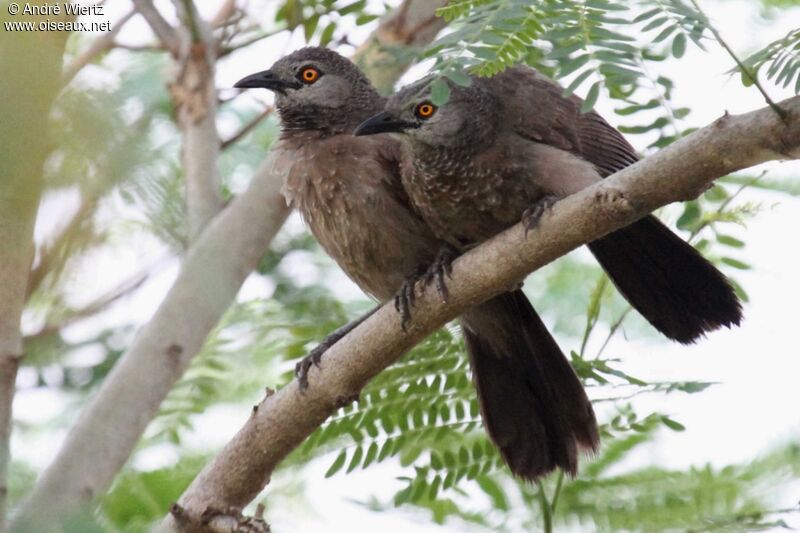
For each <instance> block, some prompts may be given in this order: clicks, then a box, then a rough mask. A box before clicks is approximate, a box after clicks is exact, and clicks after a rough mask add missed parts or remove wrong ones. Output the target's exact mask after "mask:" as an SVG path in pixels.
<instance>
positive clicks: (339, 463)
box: [325, 450, 347, 478]
mask: <svg viewBox="0 0 800 533" xmlns="http://www.w3.org/2000/svg"><path fill="white" fill-rule="evenodd" d="M346 459H347V450H342V451H341V452H340V453H339V456H338V457H337V458H336V460H335V461H334V462H333V464H332V465H331V467H330V468H329V469H328V471H327V472H325V477H326V478H327V477H331V476H332V475H334V474H335V473H336V472H338V471H339V470H341V469H342V467H343V466H344V462H345V460H346Z"/></svg>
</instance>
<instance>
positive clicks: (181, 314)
mask: <svg viewBox="0 0 800 533" xmlns="http://www.w3.org/2000/svg"><path fill="white" fill-rule="evenodd" d="M141 3H143V0H138V1H137V5H138V4H141ZM144 3H145V4H149V2H144ZM444 3H446V0H434V1H430V2H423V1H421V0H405V3H404V4H403V5H411V7H410V8H409V9H408V12H409V13H413V12H415V11H419V12H420V13H422V15H423V17H422V18H425V17H430V16H432V15H433V12H434V10H435V9H436V8H437V7H440V6H441V5H444ZM387 20H391V18H389V19H387ZM384 24H385V21H383V22H381V25H380V26H379V30H378V31H381V32H384V35H385V34H386V32H385V29H384V28H383V25H384ZM435 25H436V26H438V27H439V28H441V27H442V26H443V25H444V22H443V21H437V22H436V23H435ZM396 29H397V31H399V32H405V33H407V28H405V27H404V26H402V25H396ZM431 38H432V36H431ZM368 42H369V43H372V44H371V46H378V44H377V43H376V40H375V38H374V37H371V38H370V39H369V41H368ZM369 49H370V48H369V46H366V47H365V48H363V50H365V51H366V52H368V51H369ZM362 53H365V52H362ZM407 66H408V65H406V67H407ZM380 69H381V65H380V64H377V65H374V66H373V68H371V69H368V70H367V74H368V75H369V76H372V77H375V76H379V75H380ZM274 162H275V161H274V160H273V159H272V158H271V156H268V158H267V160H266V161H265V162H264V163H263V164H262V165H261V167H260V168H259V170H258V171H257V172H256V175H255V176H254V177H253V180H252V182H251V184H250V187H249V188H248V190H247V192H245V193H244V194H242V195H241V196H239V197H237V198H236V199H235V200H234V201H233V202H231V204H230V205H229V206H228V207H226V208H225V209H224V210H223V211H222V212H221V213H220V214H219V215H217V216H216V217H215V218H214V219H213V220H212V221H211V222H210V223H209V224H208V227H207V228H206V229H205V230H204V231H203V233H202V234H201V235H200V236H199V237H198V238H197V240H196V241H195V242H194V243H193V244H192V245H191V247H190V249H189V251H188V253H187V254H186V257H185V258H184V261H183V264H182V266H181V270H180V272H179V274H178V277H177V279H176V280H175V283H174V284H173V286H172V288H171V289H170V291H169V293H168V294H167V296H166V297H165V299H164V301H163V302H162V303H161V305H160V307H159V309H158V310H157V311H156V313H155V315H154V316H153V318H152V319H151V320H150V321H149V322H148V323H147V324H146V325H145V326H144V327H143V328H142V329H141V330H140V331H139V332H138V333H137V335H136V337H135V338H134V340H133V343H132V345H131V346H130V347H129V348H128V350H127V351H126V352H125V354H123V356H122V357H121V359H120V361H119V362H118V363H117V365H116V366H115V367H114V369H113V370H112V372H111V373H110V374H109V376H108V377H107V378H106V380H105V381H104V383H103V385H102V386H101V388H100V390H99V391H98V392H97V393H96V394H95V395H94V397H93V398H92V399H91V400H90V401H89V404H88V405H87V406H86V407H85V408H84V410H83V411H82V412H81V414H80V416H79V418H78V421H77V422H76V423H75V425H74V427H73V428H72V430H71V431H70V433H69V435H68V436H67V438H66V440H65V442H64V444H63V445H62V447H61V449H60V450H59V452H58V454H57V456H56V457H55V459H54V460H53V462H52V463H51V464H50V465H49V466H48V467H47V469H46V470H45V471H44V472H43V473H42V474H41V476H40V477H39V480H38V481H37V484H36V486H35V487H34V489H33V491H32V493H31V494H30V495H29V497H28V498H27V499H26V500H25V501H24V502H23V503H22V505H21V506H20V508H19V511H18V513H17V516H15V517H14V521H13V523H12V530H13V531H20V532H28V531H41V530H43V529H42V528H43V527H45V525H46V524H48V523H53V522H54V521H57V520H59V519H62V518H63V517H65V516H68V515H70V514H71V513H74V512H77V511H78V510H79V508H80V507H81V506H83V505H85V504H87V503H89V502H90V501H91V500H92V499H93V498H94V497H95V496H97V495H99V494H102V493H103V492H105V491H106V490H107V488H108V487H109V485H110V484H111V481H112V480H113V479H114V477H115V476H116V474H117V472H119V470H120V469H121V468H122V466H123V465H124V464H125V462H126V461H127V459H128V457H129V456H130V454H131V452H132V451H133V449H134V447H135V446H136V443H137V442H138V441H139V439H140V438H141V435H142V433H143V432H144V430H145V428H146V427H147V425H148V423H149V422H150V420H152V418H153V417H154V416H155V414H156V413H157V410H158V406H159V404H160V403H161V402H162V401H163V399H164V398H165V397H166V395H167V393H168V392H169V390H170V389H171V388H172V386H173V385H174V384H175V382H176V381H177V380H178V379H179V378H180V376H181V375H182V373H183V371H184V370H185V368H186V366H187V365H188V364H189V363H190V361H191V359H192V358H193V357H194V356H195V355H196V354H197V352H198V351H199V349H200V347H201V346H202V344H203V342H204V341H205V339H206V337H207V336H208V334H209V333H210V332H211V330H212V329H213V328H214V326H215V325H216V323H217V322H218V321H219V319H220V318H221V316H222V314H223V313H224V312H225V310H226V308H227V307H228V306H229V305H230V303H231V302H232V301H233V299H234V298H235V296H236V293H237V292H238V290H239V288H240V287H241V284H242V283H243V282H244V280H245V279H246V278H247V276H248V275H249V274H250V273H251V272H252V270H253V269H254V268H255V267H256V265H257V264H258V260H259V259H260V258H261V256H262V255H263V253H264V252H265V251H266V250H267V247H268V245H269V242H270V241H271V239H272V237H273V236H274V235H275V234H276V233H277V232H278V230H279V229H280V227H281V225H282V224H283V222H284V220H285V219H286V217H287V216H288V214H289V210H288V208H287V207H286V203H285V200H284V198H283V196H282V195H281V193H280V188H281V184H282V180H283V175H281V173H280V169H277V168H273V163H274ZM34 524H40V525H42V526H41V527H40V526H39V525H34ZM37 528H38V529H37Z"/></svg>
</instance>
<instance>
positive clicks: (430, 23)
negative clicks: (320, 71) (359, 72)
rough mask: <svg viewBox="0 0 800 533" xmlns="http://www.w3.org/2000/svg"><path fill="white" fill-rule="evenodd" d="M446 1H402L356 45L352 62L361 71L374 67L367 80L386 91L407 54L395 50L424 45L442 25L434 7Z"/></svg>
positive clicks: (401, 69) (402, 67) (405, 63)
mask: <svg viewBox="0 0 800 533" xmlns="http://www.w3.org/2000/svg"><path fill="white" fill-rule="evenodd" d="M447 2H448V0H406V1H405V2H403V4H402V5H401V6H400V7H398V8H397V9H395V10H394V11H392V12H391V13H389V14H388V15H386V16H385V17H384V18H383V19H382V20H381V24H380V26H379V27H378V29H377V30H376V31H375V32H374V33H373V34H372V35H371V36H370V38H369V40H367V41H366V42H365V43H364V44H362V45H361V46H359V47H358V50H356V53H355V55H354V56H353V61H355V62H356V64H358V65H359V66H360V67H361V68H362V69H364V70H365V71H371V70H372V71H376V70H377V72H376V75H374V76H372V77H371V79H372V83H374V84H375V87H377V88H378V90H379V91H382V92H384V93H388V92H390V91H391V90H392V86H393V85H394V84H395V82H396V81H397V80H398V79H399V78H400V76H402V75H403V73H404V72H405V71H406V69H407V68H408V59H407V53H406V54H397V53H396V52H397V51H398V49H408V48H413V47H419V46H424V45H426V44H428V43H430V42H431V41H433V39H434V37H436V34H437V33H439V31H441V29H442V28H444V26H445V22H444V19H442V18H441V17H437V16H436V10H437V9H438V8H440V7H444V6H445V5H447ZM393 51H394V52H395V53H392V52H393ZM406 52H407V50H406ZM379 65H380V67H378V66H379Z"/></svg>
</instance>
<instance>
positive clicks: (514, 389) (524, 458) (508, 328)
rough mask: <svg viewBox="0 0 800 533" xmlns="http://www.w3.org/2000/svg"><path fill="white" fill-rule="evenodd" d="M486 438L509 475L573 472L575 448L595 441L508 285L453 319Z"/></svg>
mask: <svg viewBox="0 0 800 533" xmlns="http://www.w3.org/2000/svg"><path fill="white" fill-rule="evenodd" d="M461 323H462V326H463V329H464V339H465V341H466V345H467V351H468V352H469V357H470V363H471V365H472V374H473V381H474V382H475V388H476V389H477V391H478V402H479V404H480V408H481V414H482V416H483V422H484V425H485V426H486V431H487V432H488V433H489V437H491V439H492V440H493V441H494V443H495V444H496V445H497V447H498V448H499V449H500V453H501V455H502V456H503V459H504V460H505V462H506V464H508V467H509V468H510V469H511V472H513V473H514V474H515V475H517V476H519V477H521V478H523V479H526V480H530V481H532V480H534V479H536V478H538V477H540V476H542V475H544V474H547V473H548V472H551V471H552V470H554V469H555V468H556V467H560V468H562V469H563V470H564V471H566V472H568V473H569V474H572V475H575V473H576V472H577V470H578V451H579V450H585V451H596V450H597V447H598V444H599V440H600V439H599V436H598V431H597V421H596V420H595V416H594V410H593V409H592V404H591V403H590V402H589V399H588V398H587V396H586V392H585V391H584V390H583V386H582V385H581V382H580V380H578V376H576V375H575V372H574V371H573V370H572V366H570V364H569V361H567V358H566V357H564V354H563V353H561V350H560V349H559V347H558V345H557V344H556V341H555V340H554V339H553V337H552V336H551V335H550V332H549V331H547V328H546V327H545V325H544V324H543V323H542V320H541V319H540V318H539V315H538V314H537V313H536V310H535V309H534V308H533V306H532V305H531V303H530V302H529V301H528V299H527V298H526V297H525V295H524V294H523V293H522V291H519V290H517V291H514V292H510V293H506V294H502V295H500V296H497V297H495V298H493V299H491V300H489V301H488V302H485V303H483V304H481V305H479V306H477V307H474V308H472V309H470V310H469V311H467V312H466V313H464V315H463V316H462V317H461Z"/></svg>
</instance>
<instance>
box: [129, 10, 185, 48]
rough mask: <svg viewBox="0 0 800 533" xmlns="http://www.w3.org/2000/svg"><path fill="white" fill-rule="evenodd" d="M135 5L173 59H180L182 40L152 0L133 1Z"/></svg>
mask: <svg viewBox="0 0 800 533" xmlns="http://www.w3.org/2000/svg"><path fill="white" fill-rule="evenodd" d="M133 5H134V7H135V8H136V11H138V12H139V13H141V14H142V16H143V17H144V18H145V20H146V21H147V23H148V24H150V27H151V28H152V29H153V33H155V34H156V37H158V39H159V40H160V41H161V43H162V44H163V45H164V48H166V49H167V50H168V51H169V52H170V54H172V56H173V57H178V53H179V52H180V39H179V38H178V33H177V32H176V31H175V28H173V27H172V26H170V24H169V22H167V21H166V19H165V18H164V17H163V16H162V15H161V13H159V12H158V9H156V7H155V6H154V5H153V1H152V0H133Z"/></svg>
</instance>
